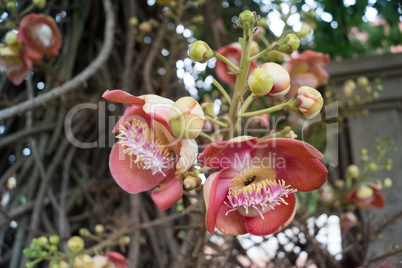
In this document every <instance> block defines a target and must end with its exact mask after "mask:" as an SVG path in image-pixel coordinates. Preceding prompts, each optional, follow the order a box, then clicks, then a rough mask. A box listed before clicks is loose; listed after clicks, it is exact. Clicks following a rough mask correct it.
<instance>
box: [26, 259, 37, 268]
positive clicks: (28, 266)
mask: <svg viewBox="0 0 402 268" xmlns="http://www.w3.org/2000/svg"><path fill="white" fill-rule="evenodd" d="M34 265H35V263H34V262H31V261H30V262H27V263H25V267H26V268H32V267H34Z"/></svg>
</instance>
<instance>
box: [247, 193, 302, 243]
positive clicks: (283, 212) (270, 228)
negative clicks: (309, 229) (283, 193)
mask: <svg viewBox="0 0 402 268" xmlns="http://www.w3.org/2000/svg"><path fill="white" fill-rule="evenodd" d="M284 199H285V201H286V202H287V203H288V205H285V204H281V205H279V206H275V209H274V210H270V211H268V212H267V213H265V214H264V219H262V218H261V217H260V216H256V217H244V220H245V223H246V228H247V231H248V232H249V233H250V234H252V235H269V234H273V233H275V232H279V231H280V230H282V229H283V228H285V227H286V226H287V225H288V224H289V223H290V222H291V220H292V219H293V217H294V215H295V212H296V196H295V194H290V195H289V196H288V197H287V198H284Z"/></svg>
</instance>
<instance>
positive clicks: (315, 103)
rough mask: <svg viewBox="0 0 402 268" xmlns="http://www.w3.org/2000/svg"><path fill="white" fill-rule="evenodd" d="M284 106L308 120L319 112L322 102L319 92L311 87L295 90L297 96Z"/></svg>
mask: <svg viewBox="0 0 402 268" xmlns="http://www.w3.org/2000/svg"><path fill="white" fill-rule="evenodd" d="M286 104H287V105H288V109H289V110H292V111H294V112H298V113H300V114H301V115H302V116H303V117H304V118H307V119H310V118H313V117H315V116H316V115H317V114H318V113H319V112H320V111H321V108H322V105H323V104H324V100H323V99H322V96H321V94H320V92H318V91H317V90H315V89H314V88H312V87H307V86H303V87H300V88H299V89H298V90H297V94H296V95H295V96H294V97H293V98H292V99H291V100H289V101H288V102H287V103H286Z"/></svg>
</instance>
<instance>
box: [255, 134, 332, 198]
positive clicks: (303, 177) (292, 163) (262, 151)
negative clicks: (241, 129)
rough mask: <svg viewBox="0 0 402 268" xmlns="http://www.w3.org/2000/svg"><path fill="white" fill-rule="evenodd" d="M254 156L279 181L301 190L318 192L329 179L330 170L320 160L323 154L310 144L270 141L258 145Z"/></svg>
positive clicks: (286, 140) (284, 140) (287, 140)
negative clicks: (271, 170) (274, 173)
mask: <svg viewBox="0 0 402 268" xmlns="http://www.w3.org/2000/svg"><path fill="white" fill-rule="evenodd" d="M251 156H252V157H253V158H254V157H258V158H260V161H259V162H260V163H262V164H263V165H269V166H270V167H271V168H272V169H273V170H275V172H276V178H277V180H284V181H285V182H286V184H287V185H290V186H291V187H292V188H295V189H297V190H298V191H312V190H316V189H319V188H320V187H321V186H322V185H323V184H324V183H325V182H326V180H327V173H328V171H327V169H326V168H325V166H324V165H323V164H322V163H321V162H320V160H318V158H322V154H321V153H320V152H319V151H318V150H317V149H315V148H314V147H313V146H311V145H310V144H308V143H305V142H301V141H298V140H292V139H282V138H275V139H268V140H265V141H262V142H259V143H257V144H256V145H255V146H254V148H253V150H252V151H251Z"/></svg>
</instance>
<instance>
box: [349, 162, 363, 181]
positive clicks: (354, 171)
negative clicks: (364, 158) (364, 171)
mask: <svg viewBox="0 0 402 268" xmlns="http://www.w3.org/2000/svg"><path fill="white" fill-rule="evenodd" d="M359 174H360V170H359V167H358V166H356V165H350V166H348V169H347V170H346V177H347V178H352V179H354V178H357V177H359Z"/></svg>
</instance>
